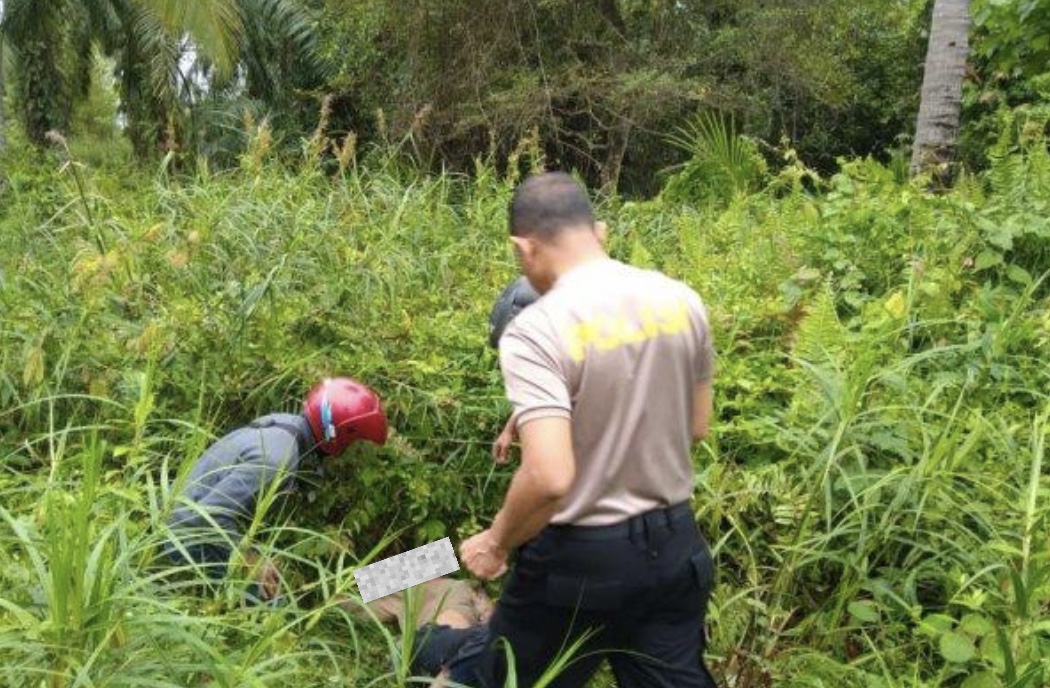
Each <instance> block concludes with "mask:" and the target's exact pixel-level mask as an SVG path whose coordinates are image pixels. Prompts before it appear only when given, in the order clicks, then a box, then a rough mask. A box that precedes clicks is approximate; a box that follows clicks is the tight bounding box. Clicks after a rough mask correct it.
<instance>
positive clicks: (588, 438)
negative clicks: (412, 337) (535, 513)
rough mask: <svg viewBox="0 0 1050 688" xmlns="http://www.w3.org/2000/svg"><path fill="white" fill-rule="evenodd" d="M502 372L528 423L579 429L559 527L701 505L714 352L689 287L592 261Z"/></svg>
mask: <svg viewBox="0 0 1050 688" xmlns="http://www.w3.org/2000/svg"><path fill="white" fill-rule="evenodd" d="M500 366H501V368H502V370H503V377H504V382H505V384H506V388H507V396H508V398H509V399H510V401H511V403H512V404H513V406H514V418H515V422H516V424H517V425H518V426H521V425H523V424H525V423H528V422H530V421H532V420H536V419H538V418H550V417H557V418H567V419H569V420H570V422H571V424H572V443H573V451H574V454H575V459H576V478H575V481H574V482H573V486H572V488H571V490H570V492H569V494H568V495H567V496H566V497H565V499H564V500H563V501H562V504H561V507H560V510H559V511H558V513H557V514H555V516H554V518H553V519H552V520H551V522H552V523H570V524H575V525H587V526H591V525H607V524H611V523H617V522H619V521H623V520H624V519H626V518H629V517H630V516H634V515H636V514H639V513H642V512H644V511H648V510H650V509H654V508H660V507H665V506H669V505H671V504H675V503H678V502H683V501H686V500H688V499H689V498H690V496H691V494H692V491H693V465H692V461H691V459H690V447H691V444H692V419H693V403H694V399H693V397H694V391H695V389H696V386H697V384H698V383H700V382H709V381H710V380H711V378H712V374H713V367H714V347H713V345H712V342H711V335H710V330H709V327H708V322H707V313H706V310H705V308H704V305H703V302H702V301H701V300H700V297H699V296H698V295H697V294H696V292H695V291H693V290H692V289H690V288H689V287H688V286H686V285H685V284H683V283H681V282H678V281H676V280H673V279H671V278H669V277H667V276H665V275H662V274H660V273H658V272H654V271H649V270H641V269H638V268H634V267H631V266H628V265H625V264H623V263H620V262H618V261H615V260H612V259H603V260H596V261H591V262H587V263H584V264H583V265H580V266H578V267H576V268H574V269H572V270H571V271H569V272H568V273H566V274H564V275H562V276H561V278H559V279H558V281H557V283H556V284H555V285H554V287H553V288H552V289H551V290H550V291H549V292H548V293H546V294H544V295H543V297H542V298H540V299H539V300H538V301H537V302H536V303H534V304H533V305H531V306H530V307H529V308H526V309H525V310H524V311H522V312H521V313H520V314H519V315H518V316H517V317H516V318H515V319H514V321H513V322H512V323H511V324H510V326H509V327H508V328H507V331H506V332H505V333H504V335H503V338H502V339H501V340H500Z"/></svg>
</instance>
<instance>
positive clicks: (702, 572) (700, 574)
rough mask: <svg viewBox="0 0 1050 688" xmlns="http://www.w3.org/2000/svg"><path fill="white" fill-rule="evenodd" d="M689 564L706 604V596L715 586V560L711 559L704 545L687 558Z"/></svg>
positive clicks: (709, 594) (708, 596)
mask: <svg viewBox="0 0 1050 688" xmlns="http://www.w3.org/2000/svg"><path fill="white" fill-rule="evenodd" d="M689 564H690V567H691V568H692V573H693V578H694V580H695V581H696V585H697V586H698V587H699V588H700V594H701V595H702V596H703V599H704V604H705V605H706V604H707V600H708V598H710V597H711V591H712V590H714V587H715V562H714V560H712V559H711V552H710V551H709V550H708V549H707V547H706V546H705V547H704V548H703V549H702V550H701V551H699V552H697V553H696V554H694V555H693V556H691V557H690V558H689Z"/></svg>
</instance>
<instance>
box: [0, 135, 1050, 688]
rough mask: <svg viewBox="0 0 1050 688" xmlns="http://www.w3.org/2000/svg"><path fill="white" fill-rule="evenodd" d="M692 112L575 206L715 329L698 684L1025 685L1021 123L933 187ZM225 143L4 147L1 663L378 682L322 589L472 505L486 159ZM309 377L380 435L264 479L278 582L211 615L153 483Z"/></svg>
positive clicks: (268, 681)
mask: <svg viewBox="0 0 1050 688" xmlns="http://www.w3.org/2000/svg"><path fill="white" fill-rule="evenodd" d="M719 127H720V125H719V124H718V123H716V122H713V121H711V122H707V123H706V124H705V125H703V126H701V127H700V129H701V130H702V131H701V132H700V133H697V134H696V137H697V138H696V140H695V141H694V144H695V147H696V150H697V151H698V152H697V157H696V160H695V163H694V164H693V165H689V166H686V168H684V169H682V170H681V171H680V172H679V174H678V176H677V177H675V178H673V179H672V180H671V181H670V183H669V184H668V191H667V194H666V196H665V197H658V198H656V199H654V200H651V201H646V202H622V201H618V200H616V199H614V198H609V199H605V200H600V209H601V214H602V216H603V217H605V218H607V219H608V221H609V223H610V226H611V227H612V229H613V233H612V246H611V248H612V250H613V253H614V254H615V255H617V256H619V257H621V258H623V259H625V260H629V261H631V262H633V263H636V264H640V265H653V266H656V267H659V268H661V269H663V270H665V271H667V272H668V273H670V274H672V275H675V276H677V277H680V278H682V279H684V280H686V281H687V282H688V283H690V284H691V285H693V286H694V287H696V288H697V289H698V290H699V291H700V292H701V294H703V295H704V296H705V298H706V300H707V301H708V303H709V305H710V308H711V312H712V317H713V322H714V324H715V328H716V341H717V343H718V348H719V352H720V359H719V373H718V388H717V394H718V404H717V405H718V421H717V423H716V431H715V435H714V437H713V439H712V440H710V441H708V442H707V443H705V444H704V445H703V446H701V447H699V448H698V449H697V450H696V453H695V461H696V466H697V469H698V478H697V496H698V498H697V503H696V504H697V517H698V519H699V521H700V523H701V524H702V527H703V530H704V532H705V533H706V534H707V536H708V538H709V539H710V541H711V542H712V543H713V545H714V548H715V552H716V554H717V558H718V563H719V571H720V579H719V583H718V588H717V590H716V593H715V597H714V601H713V607H712V614H711V632H712V661H713V663H714V665H715V667H716V668H717V672H718V674H719V675H720V676H723V677H725V679H726V681H727V682H729V681H732V685H737V686H757V685H770V684H775V685H787V686H790V685H799V686H803V685H805V686H812V685H830V684H832V683H837V684H846V685H858V686H859V685H869V686H904V685H908V686H920V685H921V686H939V685H964V686H966V688H974V687H975V686H1016V687H1018V688H1019V687H1022V686H1031V687H1035V686H1041V685H1045V683H1046V681H1047V680H1048V679H1050V638H1048V636H1047V627H1046V622H1045V616H1046V612H1047V609H1048V605H1050V558H1048V555H1047V552H1048V551H1050V550H1048V542H1047V535H1046V534H1047V532H1048V530H1047V529H1048V526H1050V523H1048V509H1050V505H1048V501H1047V477H1046V476H1047V472H1048V468H1047V464H1046V462H1045V460H1044V459H1045V438H1046V432H1047V423H1048V414H1050V402H1048V397H1047V394H1046V390H1047V388H1048V384H1047V383H1048V379H1047V378H1048V373H1047V371H1048V370H1050V368H1048V363H1050V360H1048V358H1050V355H1048V353H1047V352H1048V351H1050V309H1048V307H1047V295H1048V288H1047V283H1046V279H1047V271H1048V270H1050V225H1048V220H1047V218H1048V217H1050V212H1048V210H1050V208H1048V204H1050V156H1048V153H1047V147H1046V142H1045V140H1043V139H1041V138H1038V137H1034V138H1033V137H1027V138H1022V139H1017V138H1015V137H1014V136H1013V133H1012V130H1006V131H1005V133H1004V135H1003V137H1002V140H1001V142H1000V143H999V145H998V148H997V149H996V150H995V151H994V154H993V155H992V160H993V162H992V166H991V168H990V170H989V171H988V172H987V173H984V174H982V175H980V176H974V177H970V178H967V179H964V180H962V181H961V183H960V184H959V186H958V188H957V189H955V190H954V191H952V192H950V193H947V194H944V195H940V196H935V195H931V194H929V193H927V192H926V191H924V189H923V188H922V186H921V184H920V183H911V182H908V181H907V180H906V179H905V178H904V175H903V174H902V173H901V169H900V167H899V166H898V167H885V166H883V165H881V164H879V163H877V162H874V161H871V160H857V161H854V162H850V163H848V164H846V165H845V166H844V167H843V169H842V171H841V172H839V173H837V174H835V175H833V176H830V177H824V176H820V175H818V174H817V173H815V172H813V171H812V170H810V169H808V168H806V167H805V166H803V165H802V164H801V163H800V162H799V161H798V160H797V158H795V157H792V156H791V154H790V152H788V157H787V159H785V160H782V161H781V167H780V168H779V170H778V171H775V172H772V173H771V172H769V171H767V170H766V169H765V167H764V166H763V165H761V164H759V162H757V161H756V158H755V156H758V155H759V154H758V152H757V151H756V150H755V149H754V148H753V147H752V146H749V145H748V144H747V142H746V141H744V140H739V139H734V138H732V137H729V136H722V137H721V138H719ZM703 132H706V133H703ZM725 133H726V132H725V131H722V134H723V135H724V134H725ZM247 135H248V137H249V140H250V144H249V146H248V148H247V150H246V152H245V154H244V155H243V156H242V157H241V159H240V163H239V166H238V168H237V169H235V170H231V171H228V172H223V173H214V172H211V171H209V169H208V168H207V166H204V165H202V166H201V167H199V169H198V170H197V172H196V173H195V174H194V175H193V176H192V177H172V176H169V173H168V172H167V171H166V168H161V169H160V171H158V172H153V171H149V170H142V171H131V170H130V169H129V168H128V167H127V166H126V165H125V164H116V163H114V164H113V166H110V167H107V166H106V165H105V164H102V165H96V166H91V167H89V166H86V165H84V164H83V163H81V162H80V161H79V160H78V159H77V158H76V154H75V153H70V152H68V151H67V150H66V149H65V148H63V147H59V148H57V149H55V150H54V151H52V152H51V153H49V154H48V155H47V156H45V157H42V158H41V157H39V156H38V155H37V154H35V153H31V152H29V151H27V150H26V149H25V148H21V147H20V148H17V149H16V150H14V151H12V152H9V153H8V154H7V155H6V156H5V158H4V168H3V169H4V170H5V172H4V174H3V177H2V179H0V302H2V311H0V313H2V315H0V339H2V345H0V351H2V352H3V354H2V358H0V409H3V410H2V411H0V414H2V415H0V456H2V462H3V468H4V470H3V472H2V473H0V491H2V493H3V499H2V506H0V540H2V542H3V546H2V547H0V590H2V591H3V592H2V593H0V667H2V668H0V672H3V683H4V685H11V686H19V685H39V684H40V683H41V682H43V683H44V684H46V685H49V686H66V685H70V686H71V685H89V684H90V685H102V684H108V685H130V684H134V683H139V682H146V683H149V684H150V685H187V684H191V683H193V682H194V681H198V682H203V683H205V684H207V683H208V682H209V680H210V681H213V682H214V684H215V685H240V684H242V683H243V684H251V685H279V684H284V685H299V684H311V685H312V684H316V683H318V682H322V681H333V682H335V683H338V684H342V685H347V684H349V685H361V686H365V685H375V684H374V683H372V682H373V681H375V680H376V679H377V677H382V678H381V680H380V682H381V683H382V682H384V681H389V682H394V683H399V684H401V683H402V682H403V681H404V680H405V676H406V671H407V670H406V668H405V664H404V658H403V657H401V655H400V654H399V650H398V648H397V646H396V645H395V644H394V643H393V639H392V638H390V637H389V636H388V635H385V634H384V633H383V632H382V631H380V630H379V629H378V628H377V627H376V626H375V625H374V624H372V623H368V622H362V621H360V620H355V619H352V618H351V617H349V616H347V615H346V614H345V612H343V611H342V610H340V609H339V608H337V607H334V606H333V605H332V600H333V599H334V597H335V594H336V592H337V591H342V592H346V593H351V594H352V592H353V587H352V585H351V582H350V581H351V577H350V575H349V572H350V571H351V570H352V568H353V567H354V566H356V565H358V564H359V563H360V562H361V561H364V560H367V559H368V558H370V557H374V556H379V555H385V554H389V553H391V552H393V551H397V550H399V549H401V548H404V547H408V546H412V545H415V544H420V543H423V542H426V541H429V540H432V539H434V538H437V537H442V536H445V535H451V536H452V537H453V539H454V540H458V539H459V538H461V537H463V536H464V535H465V534H468V533H470V532H472V531H474V530H475V529H477V528H478V527H479V526H480V525H481V524H483V523H485V522H486V520H487V519H488V518H490V517H491V515H492V514H493V513H494V510H495V508H496V507H497V505H498V501H499V499H500V498H501V496H502V493H503V491H504V489H505V486H506V482H507V478H508V475H509V473H508V471H507V469H503V468H496V467H494V466H493V465H492V463H491V460H490V459H489V458H488V443H489V441H490V440H491V439H492V437H493V436H494V434H495V433H496V431H497V430H498V428H499V426H500V422H501V421H502V419H503V416H504V413H505V411H506V408H505V406H504V404H503V402H502V394H501V389H500V383H499V377H498V373H497V371H496V367H495V361H494V357H493V355H492V353H491V352H490V351H489V350H488V349H487V348H486V346H485V336H486V333H485V330H484V322H485V315H486V313H487V310H488V307H489V305H490V303H491V300H492V298H493V297H494V296H495V295H496V294H497V293H498V290H499V288H500V287H501V286H502V285H503V284H504V283H505V281H506V280H507V279H508V278H509V277H510V276H511V275H512V274H513V273H514V267H513V264H512V258H511V255H510V253H509V251H508V248H507V246H506V242H505V240H504V232H505V227H504V223H505V205H506V202H507V199H508V197H509V193H510V190H511V188H512V187H513V184H514V182H515V179H514V177H513V176H511V177H506V176H501V175H499V174H497V173H496V172H495V171H494V170H493V169H492V168H491V167H488V166H485V165H480V166H479V167H478V168H477V169H476V170H475V172H474V174H473V175H472V176H471V177H470V178H467V177H457V176H453V175H444V176H438V177H423V176H419V175H417V174H416V173H415V172H412V171H410V170H408V169H406V168H405V167H404V166H403V165H402V164H401V162H400V160H401V158H399V157H398V156H396V155H393V154H390V153H388V152H386V151H385V149H374V150H372V151H370V152H369V153H368V154H367V155H364V156H363V158H362V159H361V160H359V161H358V160H357V159H356V158H355V157H354V154H353V151H347V152H346V153H345V157H343V158H340V159H339V161H338V162H339V169H337V170H336V171H335V172H334V173H333V174H326V173H325V172H323V171H322V170H327V169H328V165H327V164H323V163H322V161H321V159H320V158H319V155H320V152H321V151H322V150H324V149H325V148H326V147H327V145H328V144H327V143H326V142H325V140H324V139H323V134H322V135H321V136H319V137H317V138H315V139H314V140H312V141H310V142H307V145H306V146H305V147H304V150H305V153H304V155H303V157H302V159H301V161H300V162H299V163H297V164H296V165H294V166H291V167H289V166H288V165H287V164H285V163H282V162H279V161H277V160H275V159H274V158H273V156H272V154H271V151H270V147H271V145H272V144H271V138H270V134H269V131H268V129H267V128H266V127H265V126H255V127H254V128H252V129H251V130H250V131H249V132H247ZM704 137H707V138H706V139H705V138H704ZM705 141H706V143H705ZM723 149H728V152H726V151H725V150H723ZM75 150H76V147H75V146H74V151H75ZM705 151H706V152H705ZM718 151H722V153H719V152H718ZM91 152H92V154H97V151H94V150H92V151H91ZM733 166H740V169H735V168H734V167H733ZM712 170H713V171H712ZM712 175H713V176H712ZM710 179H718V180H721V181H720V182H719V183H720V184H727V185H729V186H728V187H727V188H729V189H730V191H727V192H723V193H719V194H715V195H711V194H709V193H706V192H704V191H703V185H704V184H705V183H710V181H709V180H710ZM726 180H730V181H726ZM731 180H743V181H741V183H740V185H739V186H733V185H732V183H731ZM691 198H695V199H697V200H696V201H694V200H690V199H691ZM332 372H339V373H347V374H353V375H356V376H359V377H361V378H362V379H365V380H367V381H368V382H369V383H370V384H372V385H374V386H375V387H376V388H377V389H378V390H379V391H380V392H381V393H382V394H383V396H384V399H385V400H386V401H387V404H388V406H389V409H390V411H391V414H392V418H393V424H394V426H395V427H396V435H395V438H394V441H393V442H392V443H391V444H390V445H389V446H388V448H385V449H383V450H378V451H376V450H367V449H361V450H355V451H354V452H352V453H351V454H350V455H348V456H346V457H343V458H342V459H340V460H338V461H334V462H331V463H329V464H327V465H324V466H323V467H318V471H317V474H316V475H313V476H312V477H311V479H310V482H309V484H308V486H307V487H306V489H304V490H303V491H302V492H301V493H300V494H299V495H298V496H297V497H295V498H294V499H293V500H292V501H291V503H289V504H283V505H282V504H272V505H271V504H266V505H264V507H268V508H269V509H270V511H271V513H270V515H269V517H268V518H266V519H264V518H262V515H260V518H259V521H258V523H257V524H256V527H255V528H253V530H252V532H251V537H252V541H253V542H254V543H255V544H257V545H258V546H261V547H263V548H264V549H270V548H272V549H273V551H274V552H276V553H277V554H278V556H279V559H280V560H281V562H282V563H283V564H284V565H285V568H286V570H287V571H288V572H289V576H288V579H287V581H286V583H285V587H286V589H285V606H283V607H280V608H278V609H267V610H251V609H242V608H240V607H239V605H238V604H237V602H236V600H237V599H238V592H237V586H238V583H237V582H236V581H233V582H231V583H230V584H229V586H227V587H226V588H224V589H223V590H221V591H219V592H217V593H215V594H214V595H210V596H209V595H205V596H204V597H198V596H196V595H195V594H194V593H195V592H197V591H196V589H195V588H194V577H193V576H192V575H190V572H186V571H181V572H178V571H177V572H174V573H173V572H171V571H166V570H165V569H163V568H162V567H157V566H156V565H155V563H154V557H155V555H156V551H157V544H158V542H159V539H160V538H161V537H162V536H163V521H164V514H165V509H166V508H167V506H166V504H167V501H166V500H167V496H168V494H167V490H168V489H169V488H168V485H169V482H170V480H171V479H172V478H174V476H175V475H176V474H178V472H179V471H181V470H183V469H184V468H185V467H186V466H187V465H188V462H189V461H192V460H193V459H194V458H195V457H196V456H197V455H198V454H199V452H200V451H201V449H202V448H203V446H204V445H205V444H206V442H207V441H208V440H209V439H210V438H211V437H213V436H214V435H216V434H218V433H221V432H222V431H223V430H225V429H227V428H230V427H232V426H235V425H236V424H237V423H239V422H243V421H245V420H247V419H249V418H251V417H252V416H253V415H254V414H256V413H259V412H263V411H269V410H272V409H275V408H294V407H295V406H296V405H297V403H298V400H299V398H300V396H301V394H302V393H303V392H304V390H305V389H306V387H307V386H308V385H309V384H310V383H311V381H313V380H315V379H316V378H317V377H319V376H321V375H323V374H326V373H332ZM277 510H280V511H281V513H282V514H284V515H283V516H280V517H276V518H275V514H274V513H273V512H274V511H277ZM285 516H287V517H288V518H285ZM603 680H604V679H603ZM599 685H605V683H602V682H601V681H599Z"/></svg>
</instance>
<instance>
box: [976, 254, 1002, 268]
mask: <svg viewBox="0 0 1050 688" xmlns="http://www.w3.org/2000/svg"><path fill="white" fill-rule="evenodd" d="M1002 262H1003V255H1002V254H1001V253H999V252H998V251H992V250H991V249H985V250H984V251H981V253H980V254H979V255H978V256H977V260H975V261H974V264H973V267H974V269H975V270H987V269H988V268H990V267H994V266H996V265H1002Z"/></svg>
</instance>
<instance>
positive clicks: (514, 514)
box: [492, 466, 561, 552]
mask: <svg viewBox="0 0 1050 688" xmlns="http://www.w3.org/2000/svg"><path fill="white" fill-rule="evenodd" d="M560 501H561V500H560V498H559V497H556V496H553V495H552V494H551V493H550V492H548V491H546V490H543V489H541V488H540V486H539V484H538V483H537V481H536V479H535V478H534V476H532V474H531V473H530V472H529V471H528V469H527V468H526V467H524V466H523V467H521V468H519V469H518V470H517V472H515V473H514V478H513V479H512V480H511V483H510V488H509V489H508V490H507V496H506V498H505V499H504V500H503V508H502V509H500V511H499V513H498V514H496V518H495V520H494V521H493V522H492V533H493V535H494V536H495V537H496V540H497V542H498V543H499V544H500V546H501V547H502V548H503V549H505V550H507V551H508V552H509V551H513V550H514V549H515V548H516V547H518V546H519V545H521V544H522V543H525V542H528V541H529V540H531V539H532V538H533V537H535V536H536V535H537V534H538V533H539V532H540V531H541V530H543V528H544V527H545V526H546V525H547V524H548V523H549V522H550V520H551V518H552V517H553V516H554V514H555V513H557V511H558V504H559V502H560Z"/></svg>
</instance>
